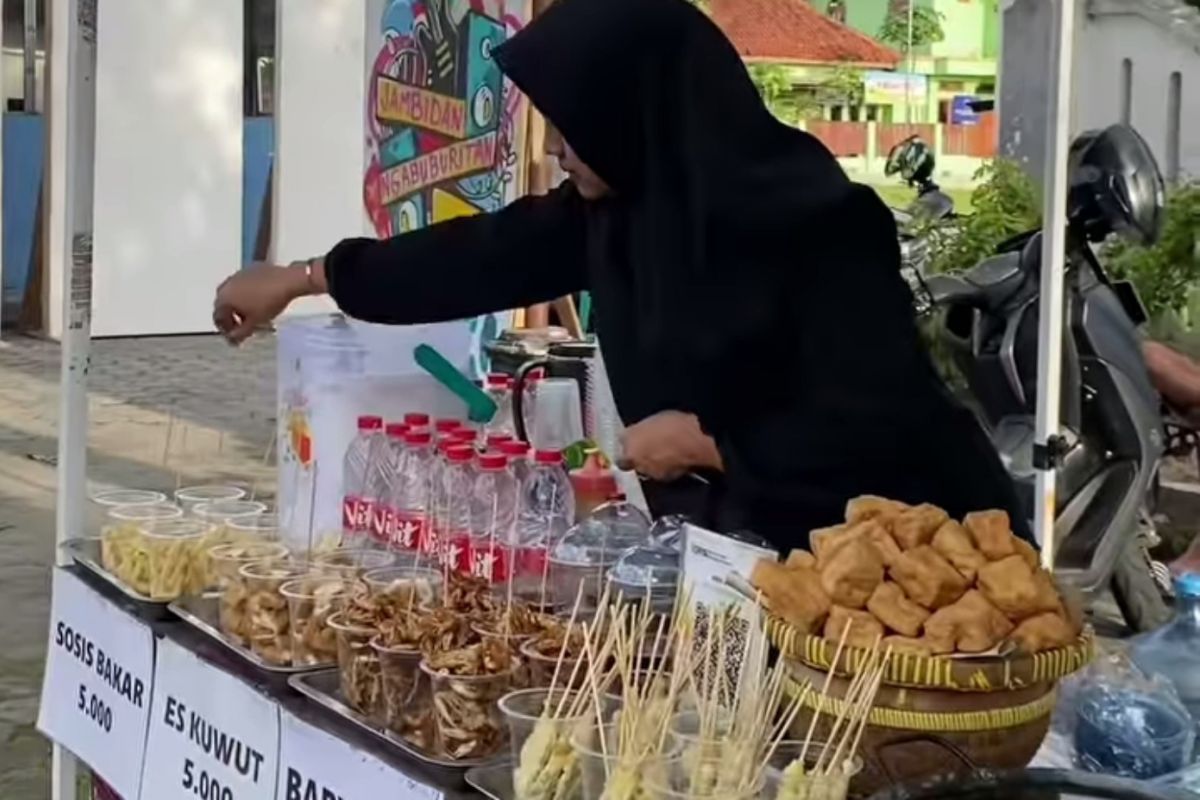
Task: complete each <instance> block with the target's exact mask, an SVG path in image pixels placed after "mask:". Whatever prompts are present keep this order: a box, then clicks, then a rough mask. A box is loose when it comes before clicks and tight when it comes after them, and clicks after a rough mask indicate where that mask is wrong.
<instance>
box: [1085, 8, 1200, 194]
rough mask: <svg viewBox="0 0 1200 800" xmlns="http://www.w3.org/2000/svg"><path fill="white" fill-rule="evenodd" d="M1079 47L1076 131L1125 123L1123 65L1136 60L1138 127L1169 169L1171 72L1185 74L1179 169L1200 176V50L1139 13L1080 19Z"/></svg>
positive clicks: (1162, 166) (1134, 108)
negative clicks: (1168, 143)
mask: <svg viewBox="0 0 1200 800" xmlns="http://www.w3.org/2000/svg"><path fill="white" fill-rule="evenodd" d="M1079 22H1080V26H1081V28H1080V32H1079V39H1078V41H1077V44H1076V48H1075V52H1076V59H1077V61H1076V65H1075V67H1076V68H1075V115H1074V119H1075V127H1076V130H1086V129H1088V128H1100V127H1104V126H1106V125H1111V124H1113V123H1115V122H1119V121H1120V116H1121V110H1120V109H1121V61H1122V59H1125V58H1128V59H1130V60H1131V61H1132V62H1133V83H1132V98H1133V105H1132V119H1131V122H1132V123H1133V126H1134V127H1135V128H1137V130H1138V132H1139V133H1141V134H1142V136H1143V137H1144V138H1145V139H1146V142H1147V143H1148V144H1149V145H1150V147H1151V148H1152V149H1153V150H1154V156H1155V158H1156V159H1158V164H1159V168H1160V169H1162V170H1163V171H1164V173H1165V171H1166V169H1167V152H1166V148H1167V120H1168V113H1167V97H1168V86H1169V80H1170V74H1171V73H1172V72H1173V71H1178V72H1180V73H1181V77H1182V90H1181V92H1180V94H1181V99H1182V107H1181V114H1180V131H1179V141H1180V153H1179V163H1180V171H1181V173H1182V174H1183V175H1184V176H1188V175H1190V176H1192V177H1196V178H1200V52H1197V50H1196V48H1195V47H1190V46H1188V43H1187V42H1185V41H1183V40H1182V39H1180V38H1178V37H1177V36H1176V35H1175V34H1173V33H1171V32H1169V31H1167V30H1165V29H1163V28H1161V27H1159V26H1158V25H1156V24H1154V23H1153V22H1151V21H1149V20H1147V19H1144V18H1143V17H1141V16H1138V15H1134V14H1121V15H1115V14H1113V15H1109V14H1105V15H1100V16H1094V17H1088V16H1081V17H1080V18H1079Z"/></svg>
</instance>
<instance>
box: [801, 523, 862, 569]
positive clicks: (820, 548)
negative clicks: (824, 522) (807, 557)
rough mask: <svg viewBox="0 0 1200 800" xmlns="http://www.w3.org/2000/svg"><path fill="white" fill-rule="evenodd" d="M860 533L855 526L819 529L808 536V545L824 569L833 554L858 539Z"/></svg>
mask: <svg viewBox="0 0 1200 800" xmlns="http://www.w3.org/2000/svg"><path fill="white" fill-rule="evenodd" d="M859 533H860V531H858V530H856V529H855V526H854V525H849V524H847V525H833V526H830V527H828V528H817V529H816V530H813V531H810V532H809V534H808V545H809V549H810V550H811V551H812V554H813V555H814V556H815V557H816V559H817V566H818V567H820V568H824V566H825V564H826V563H828V562H829V559H830V558H832V557H833V554H834V553H836V552H837V551H838V550H840V549H841V548H842V547H844V546H845V545H847V544H849V543H850V542H852V541H854V540H855V539H857V538H858V536H859Z"/></svg>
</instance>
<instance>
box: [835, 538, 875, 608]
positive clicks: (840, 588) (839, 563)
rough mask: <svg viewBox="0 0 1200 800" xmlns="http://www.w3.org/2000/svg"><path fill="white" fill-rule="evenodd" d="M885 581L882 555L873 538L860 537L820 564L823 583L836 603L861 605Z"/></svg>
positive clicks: (855, 606)
mask: <svg viewBox="0 0 1200 800" xmlns="http://www.w3.org/2000/svg"><path fill="white" fill-rule="evenodd" d="M882 581H883V559H882V558H880V556H879V551H878V550H876V549H875V546H874V545H873V544H871V543H870V542H868V541H866V540H864V539H861V538H857V539H854V540H852V541H850V542H849V543H847V544H846V545H844V546H843V547H840V548H838V550H837V551H836V552H835V553H834V554H833V556H832V557H831V558H830V559H829V561H828V562H826V563H825V564H824V565H823V566H822V567H821V587H822V588H823V589H824V590H825V593H826V594H827V595H829V598H830V599H831V600H833V602H834V603H835V604H836V605H840V606H846V607H847V608H862V607H863V606H865V605H866V604H867V598H869V597H870V596H871V593H872V592H874V591H875V587H876V586H878V585H879V584H880V583H881V582H882Z"/></svg>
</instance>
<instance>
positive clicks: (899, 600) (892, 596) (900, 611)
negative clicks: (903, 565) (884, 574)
mask: <svg viewBox="0 0 1200 800" xmlns="http://www.w3.org/2000/svg"><path fill="white" fill-rule="evenodd" d="M867 610H868V611H870V612H871V613H872V614H874V615H875V616H876V618H878V619H879V621H880V622H882V623H883V624H884V625H886V626H887V627H888V628H890V629H891V630H894V631H896V632H897V633H902V634H904V635H905V636H910V637H916V636H920V635H921V625H923V624H924V623H925V620H927V619H929V612H928V611H927V610H925V609H924V608H922V607H921V606H919V605H917V604H916V603H914V602H913V601H912V600H909V599H908V597H907V596H906V595H905V594H904V590H903V589H901V588H900V586H899V585H898V584H895V583H892V582H891V581H884V582H883V583H881V584H879V585H878V586H877V587H875V591H874V592H872V593H871V597H870V598H869V599H868V600H867Z"/></svg>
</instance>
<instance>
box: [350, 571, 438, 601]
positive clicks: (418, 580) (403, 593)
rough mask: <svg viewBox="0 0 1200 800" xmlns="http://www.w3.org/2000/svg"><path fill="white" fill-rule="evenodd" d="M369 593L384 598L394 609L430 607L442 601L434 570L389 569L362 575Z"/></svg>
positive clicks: (436, 573) (436, 574)
mask: <svg viewBox="0 0 1200 800" xmlns="http://www.w3.org/2000/svg"><path fill="white" fill-rule="evenodd" d="M362 579H363V583H365V584H366V585H367V588H368V589H369V591H370V593H371V594H372V595H375V596H378V597H386V598H387V599H388V601H389V602H390V603H392V605H393V607H394V608H399V609H406V610H412V609H415V608H432V607H433V606H436V605H438V604H439V603H441V601H442V574H441V573H440V572H438V571H437V570H433V569H424V568H420V567H410V566H403V567H398V566H390V567H380V568H379V569H373V570H370V571H369V572H366V573H364V574H363V577H362Z"/></svg>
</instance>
